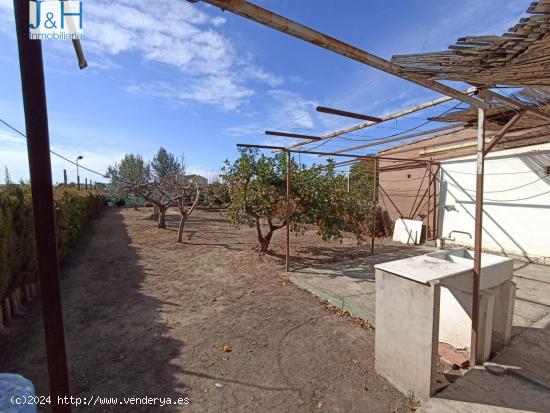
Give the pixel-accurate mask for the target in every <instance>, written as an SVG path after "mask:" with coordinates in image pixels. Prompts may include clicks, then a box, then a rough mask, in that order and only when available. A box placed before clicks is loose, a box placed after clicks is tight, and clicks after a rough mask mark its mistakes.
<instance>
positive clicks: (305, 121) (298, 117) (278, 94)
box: [269, 89, 317, 129]
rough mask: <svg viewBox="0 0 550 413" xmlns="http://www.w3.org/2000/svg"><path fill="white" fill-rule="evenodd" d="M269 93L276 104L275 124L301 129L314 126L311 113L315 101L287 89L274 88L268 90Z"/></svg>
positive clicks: (313, 110)
mask: <svg viewBox="0 0 550 413" xmlns="http://www.w3.org/2000/svg"><path fill="white" fill-rule="evenodd" d="M269 95H270V96H271V97H273V98H274V99H275V102H276V104H277V105H278V107H277V109H278V110H277V113H276V114H275V116H274V117H275V119H274V120H275V123H276V124H277V125H279V124H284V125H285V126H286V127H287V128H303V129H312V128H313V127H314V126H315V121H314V119H313V115H312V113H315V107H316V106H317V103H316V102H314V101H312V100H308V99H304V98H303V97H302V96H301V95H299V94H298V93H295V92H292V91H289V90H281V89H274V90H270V91H269Z"/></svg>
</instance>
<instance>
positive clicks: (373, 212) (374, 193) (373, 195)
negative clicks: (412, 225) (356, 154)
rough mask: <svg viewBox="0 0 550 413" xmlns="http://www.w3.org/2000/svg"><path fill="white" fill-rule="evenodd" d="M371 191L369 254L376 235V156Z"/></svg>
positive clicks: (372, 251) (371, 252) (371, 253)
mask: <svg viewBox="0 0 550 413" xmlns="http://www.w3.org/2000/svg"><path fill="white" fill-rule="evenodd" d="M372 187H373V193H372V201H373V202H372V206H373V208H372V218H371V220H372V230H371V236H370V255H374V238H375V236H376V209H377V207H378V158H374V175H373V183H372Z"/></svg>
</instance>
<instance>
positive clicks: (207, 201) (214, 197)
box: [199, 181, 230, 209]
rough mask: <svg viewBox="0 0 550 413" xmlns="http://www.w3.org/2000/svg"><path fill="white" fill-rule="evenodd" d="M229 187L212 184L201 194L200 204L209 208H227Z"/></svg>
mask: <svg viewBox="0 0 550 413" xmlns="http://www.w3.org/2000/svg"><path fill="white" fill-rule="evenodd" d="M229 201H230V197H229V186H228V185H227V184H225V183H221V182H216V181H215V182H212V183H211V184H209V185H208V186H207V187H206V188H205V189H204V190H203V191H202V193H201V199H200V201H199V202H200V204H201V205H204V206H207V207H209V208H217V209H222V208H227V205H228V204H229Z"/></svg>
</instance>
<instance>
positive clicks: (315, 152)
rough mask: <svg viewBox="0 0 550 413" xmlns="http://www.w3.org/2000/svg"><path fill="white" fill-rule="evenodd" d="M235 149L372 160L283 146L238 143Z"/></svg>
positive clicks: (366, 156)
mask: <svg viewBox="0 0 550 413" xmlns="http://www.w3.org/2000/svg"><path fill="white" fill-rule="evenodd" d="M237 148H253V149H274V150H279V151H285V152H291V153H301V154H305V155H323V156H341V157H344V158H357V159H369V158H372V156H368V155H348V154H337V153H334V152H319V151H300V150H296V149H286V148H285V147H283V146H274V145H254V144H248V143H238V144H237Z"/></svg>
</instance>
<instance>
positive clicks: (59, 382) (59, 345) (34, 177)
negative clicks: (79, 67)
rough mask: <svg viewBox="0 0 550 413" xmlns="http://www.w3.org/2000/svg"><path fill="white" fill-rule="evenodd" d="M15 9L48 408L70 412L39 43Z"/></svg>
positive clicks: (21, 0) (18, 2) (17, 3)
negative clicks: (65, 400)
mask: <svg viewBox="0 0 550 413" xmlns="http://www.w3.org/2000/svg"><path fill="white" fill-rule="evenodd" d="M14 11H15V23H16V29H17V42H18V49H19V65H20V69H21V87H22V92H23V105H24V110H25V125H26V132H27V149H28V155H29V170H30V178H31V191H32V205H33V219H34V233H35V239H36V256H37V262H38V276H39V279H40V287H41V288H40V291H41V297H42V317H43V321H44V333H45V334H44V338H45V344H46V357H47V362H48V373H49V380H50V394H51V397H52V402H53V404H52V410H53V412H55V413H66V412H70V411H71V408H70V405H68V404H58V397H66V396H69V378H68V374H67V358H66V352H65V337H64V332H63V313H62V308H61V294H60V286H59V267H58V262H57V247H56V240H55V225H54V201H53V188H52V168H51V159H50V142H49V136H48V113H47V108H46V90H45V82H44V65H43V61H42V43H41V41H39V40H29V2H28V1H26V0H14Z"/></svg>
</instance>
